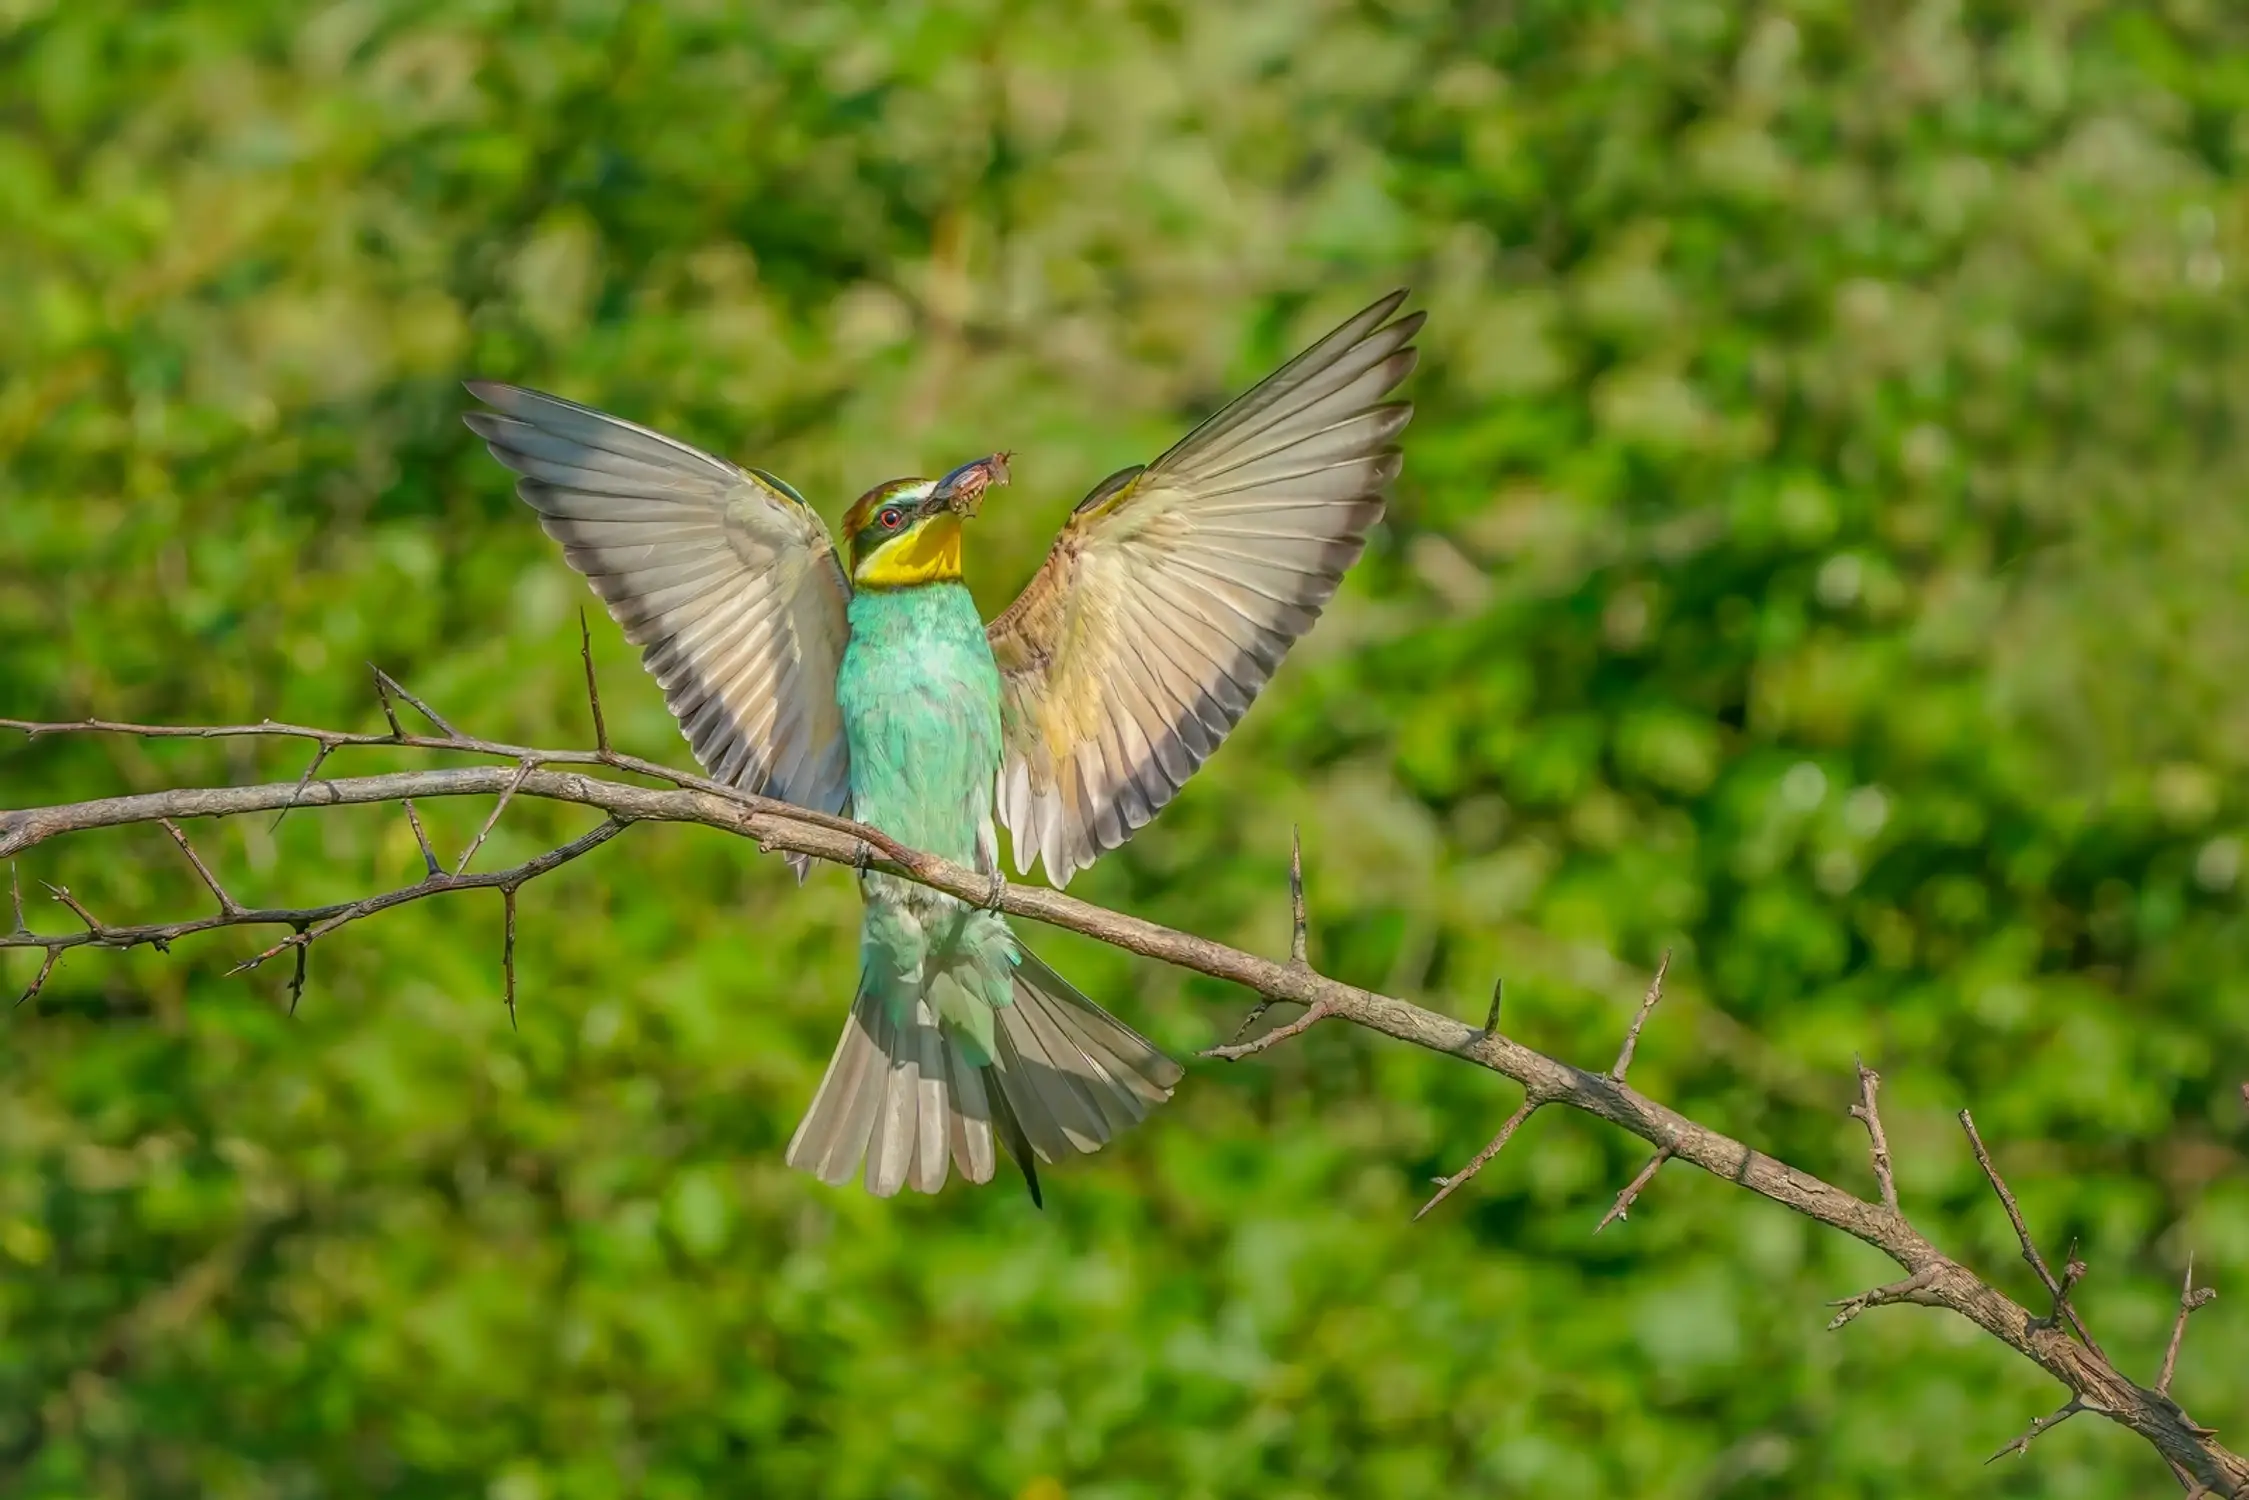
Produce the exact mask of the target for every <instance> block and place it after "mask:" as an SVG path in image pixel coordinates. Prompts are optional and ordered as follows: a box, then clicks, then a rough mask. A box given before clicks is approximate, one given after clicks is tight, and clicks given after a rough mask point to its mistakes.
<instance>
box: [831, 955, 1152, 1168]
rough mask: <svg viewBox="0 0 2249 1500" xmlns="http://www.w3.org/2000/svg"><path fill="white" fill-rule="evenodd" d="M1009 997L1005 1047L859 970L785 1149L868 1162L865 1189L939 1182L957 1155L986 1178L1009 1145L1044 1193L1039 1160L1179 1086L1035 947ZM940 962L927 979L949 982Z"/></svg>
mask: <svg viewBox="0 0 2249 1500" xmlns="http://www.w3.org/2000/svg"><path fill="white" fill-rule="evenodd" d="M1013 978H1014V984H1013V995H1012V1003H1011V1004H1008V1005H1005V1006H1002V1007H1000V1008H999V1009H998V1010H997V1011H995V1012H994V1017H995V1021H996V1025H995V1027H994V1039H995V1042H996V1044H997V1045H996V1049H995V1050H996V1055H994V1056H993V1057H992V1058H991V1060H990V1061H989V1062H984V1061H981V1058H982V1057H983V1049H982V1048H980V1047H978V1046H977V1045H976V1043H975V1042H974V1041H973V1040H971V1039H969V1038H966V1037H963V1036H960V1035H958V1034H956V1033H955V1032H954V1031H953V1030H952V1028H951V1027H949V1026H947V1025H945V1024H944V1023H943V1022H941V1021H940V1020H939V1019H938V1017H937V1010H936V1007H935V1006H933V1005H932V1003H931V999H930V996H929V994H928V993H927V992H924V993H923V994H921V995H919V996H917V997H916V998H915V1000H914V1003H913V1006H912V1008H911V1010H910V1011H909V1010H908V1009H907V1007H905V1006H903V1005H898V1004H893V1003H891V1002H890V1001H888V1000H887V999H886V998H885V997H883V996H882V995H881V994H879V993H878V992H877V990H876V988H875V987H874V986H872V985H870V984H867V983H865V982H864V981H862V983H861V985H860V990H859V995H858V998H857V999H855V1000H854V1001H853V1002H852V1005H851V1018H850V1020H849V1021H848V1022H846V1023H845V1026H844V1030H843V1036H842V1038H841V1039H840V1040H838V1041H837V1043H836V1050H835V1055H834V1056H833V1057H831V1058H830V1059H829V1062H828V1071H827V1073H826V1075H825V1076H823V1077H822V1078H821V1080H820V1088H819V1090H818V1092H816V1093H815V1094H814V1095H813V1096H812V1103H811V1105H810V1107H809V1108H807V1109H806V1110H805V1114H804V1121H803V1123H802V1124H800V1125H798V1126H797V1132H796V1136H795V1138H794V1139H792V1140H791V1141H790V1142H789V1150H788V1162H789V1165H790V1166H792V1167H798V1168H801V1169H803V1170H805V1171H807V1172H810V1173H812V1174H813V1175H814V1176H816V1177H818V1178H819V1179H820V1180H821V1181H823V1182H826V1183H830V1184H833V1185H836V1186H841V1185H842V1184H844V1183H846V1182H849V1181H850V1180H851V1178H852V1177H853V1175H855V1174H856V1173H858V1171H859V1170H860V1167H861V1164H862V1162H863V1163H864V1164H865V1169H866V1182H867V1191H869V1192H871V1193H873V1194H875V1195H876V1196H877V1197H884V1198H887V1197H889V1196H890V1195H892V1194H893V1193H896V1192H897V1191H898V1189H899V1188H901V1187H911V1188H913V1189H914V1190H915V1191H917V1192H923V1193H934V1192H936V1191H937V1190H938V1189H939V1188H941V1187H943V1186H944V1185H945V1178H946V1175H947V1172H948V1170H949V1169H950V1168H953V1167H957V1168H959V1169H960V1173H961V1175H962V1176H963V1177H966V1178H967V1179H968V1180H969V1181H970V1182H989V1181H991V1179H992V1172H993V1169H994V1167H995V1166H996V1164H997V1160H998V1154H999V1152H1000V1151H1003V1150H1004V1151H1005V1152H1006V1153H1007V1154H1008V1155H1009V1156H1010V1157H1012V1158H1013V1159H1014V1161H1015V1163H1016V1165H1017V1166H1018V1167H1019V1168H1020V1169H1021V1170H1022V1173H1023V1180H1024V1184H1025V1186H1027V1187H1028V1188H1029V1189H1030V1193H1031V1201H1032V1202H1033V1203H1040V1202H1041V1201H1042V1199H1041V1194H1040V1191H1039V1178H1038V1165H1037V1164H1038V1163H1039V1162H1054V1161H1058V1160H1060V1159H1062V1158H1063V1157H1064V1156H1067V1155H1070V1154H1071V1153H1073V1152H1081V1153H1089V1152H1094V1151H1098V1150H1100V1149H1101V1148H1102V1147H1103V1146H1104V1145H1106V1144H1108V1142H1109V1141H1110V1140H1111V1139H1112V1138H1113V1137H1114V1136H1115V1135H1116V1134H1117V1133H1118V1132H1119V1131H1122V1130H1124V1129H1126V1128H1127V1127H1129V1126H1131V1125H1134V1124H1137V1123H1138V1122H1139V1121H1140V1120H1142V1119H1144V1118H1146V1116H1147V1114H1148V1112H1149V1111H1150V1110H1151V1109H1153V1108H1155V1106H1157V1105H1159V1104H1161V1103H1163V1102H1164V1101H1165V1100H1166V1099H1168V1098H1170V1097H1171V1091H1172V1088H1173V1086H1174V1085H1176V1084H1177V1083H1178V1082H1179V1079H1180V1077H1181V1074H1182V1070H1181V1068H1180V1066H1179V1064H1177V1063H1175V1062H1173V1061H1172V1060H1171V1059H1170V1058H1168V1057H1166V1056H1164V1055H1163V1053H1161V1052H1159V1051H1157V1050H1156V1048H1155V1046H1154V1045H1153V1044H1152V1043H1150V1042H1149V1041H1148V1040H1147V1038H1145V1037H1143V1036H1141V1035H1140V1034H1139V1033H1138V1032H1136V1031H1134V1030H1133V1029H1132V1028H1131V1027H1129V1026H1127V1025H1125V1024H1124V1023H1123V1022H1122V1021H1120V1020H1118V1019H1117V1018H1116V1017H1115V1016H1112V1015H1110V1014H1109V1013H1108V1012H1107V1011H1105V1010H1103V1009H1102V1008H1101V1007H1100V1006H1098V1005H1096V1004H1094V1003H1093V1002H1092V1001H1091V1000H1088V999H1087V998H1086V997H1085V996H1084V995H1082V994H1080V993H1078V991H1077V990H1076V989H1075V988H1074V987H1072V985H1071V984H1070V982H1069V981H1068V980H1066V979H1064V978H1063V977H1062V976H1061V975H1059V974H1057V973H1055V972H1054V970H1053V969H1051V968H1049V967H1048V966H1047V965H1046V964H1045V963H1044V962H1042V961H1041V960H1040V959H1039V958H1038V957H1037V956H1036V955H1034V954H1032V953H1031V952H1029V951H1028V950H1025V951H1024V952H1023V953H1022V961H1021V963H1020V964H1019V965H1018V966H1017V968H1016V970H1015V973H1014V976H1013ZM953 982H954V981H953V980H952V979H951V977H950V976H949V975H947V974H943V973H940V974H939V975H937V976H935V977H934V978H933V979H932V980H931V985H932V986H935V985H938V984H951V983H953Z"/></svg>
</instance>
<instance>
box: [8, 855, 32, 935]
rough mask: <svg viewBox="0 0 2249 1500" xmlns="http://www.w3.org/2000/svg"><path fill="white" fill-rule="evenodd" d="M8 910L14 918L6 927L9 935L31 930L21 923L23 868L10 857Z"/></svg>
mask: <svg viewBox="0 0 2249 1500" xmlns="http://www.w3.org/2000/svg"><path fill="white" fill-rule="evenodd" d="M8 912H9V915H10V916H11V917H12V918H13V919H14V921H13V923H12V924H11V925H10V926H9V928H8V935H9V936H10V937H16V936H20V935H21V934H23V933H26V932H29V931H31V929H30V928H28V927H26V926H24V925H23V868H22V866H21V865H19V864H18V863H17V862H16V861H15V860H12V859H11V860H9V861H8Z"/></svg>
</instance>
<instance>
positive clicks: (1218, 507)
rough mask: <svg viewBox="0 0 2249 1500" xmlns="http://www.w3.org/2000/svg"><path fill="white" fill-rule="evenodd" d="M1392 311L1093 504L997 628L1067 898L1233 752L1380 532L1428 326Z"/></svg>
mask: <svg viewBox="0 0 2249 1500" xmlns="http://www.w3.org/2000/svg"><path fill="white" fill-rule="evenodd" d="M1405 296H1406V294H1405V293H1404V292H1395V293H1392V294H1391V295H1390V296H1388V297H1385V298H1383V299H1382V300H1381V301H1380V302H1377V303H1375V304H1374V305H1373V306H1372V307H1369V308H1367V309H1366V310H1365V311H1364V312H1361V313H1359V314H1358V315H1357V316H1356V317H1354V318H1351V319H1350V320H1349V321H1347V322H1345V323H1344V324H1343V325H1342V326H1341V327H1339V328H1337V329H1336V330H1335V331H1334V332H1333V333H1330V334H1329V335H1328V336H1327V337H1325V338H1323V339H1321V340H1320V341H1319V342H1318V343H1317V344H1314V345H1313V346H1312V347H1311V348H1310V349H1307V350H1306V351H1305V352H1304V353H1302V354H1300V355H1298V356H1297V357H1296V358H1295V359H1294V360H1292V361H1290V362H1289V363H1288V364H1287V365H1284V366H1283V367H1282V368H1281V369H1280V370H1278V371H1276V372H1275V373H1274V374H1272V375H1270V376H1268V377H1267V378H1266V379H1265V380H1264V382H1263V383H1261V384H1260V385H1258V386H1257V387H1256V388H1255V389H1253V390H1251V391H1250V392H1249V393H1248V394H1247V395H1245V396H1243V397H1241V398H1240V399H1239V400H1237V401H1235V402H1234V403H1233V404H1232V405H1231V406H1228V407H1226V408H1225V409H1224V410H1222V411H1220V412H1219V413H1218V414H1217V415H1216V416H1214V417H1212V418H1211V419H1210V420H1209V421H1207V422H1205V423H1203V425H1202V426H1200V427H1198V428H1196V429H1195V430H1194V431H1193V432H1191V433H1189V434H1188V435H1187V436H1186V437H1185V438H1183V439H1181V440H1180V441H1179V443H1177V444H1176V445H1175V446H1174V447H1173V448H1172V449H1171V451H1169V452H1168V453H1166V454H1164V456H1163V457H1161V458H1159V459H1157V460H1156V461H1155V462H1154V463H1152V464H1149V465H1148V466H1147V467H1145V468H1140V469H1127V470H1125V471H1124V472H1122V473H1120V474H1115V475H1112V476H1111V477H1110V478H1108V479H1107V480H1104V481H1103V482H1102V483H1101V484H1100V485H1099V486H1098V487H1097V488H1096V489H1095V490H1094V491H1093V493H1092V494H1090V495H1088V496H1086V498H1085V499H1084V500H1083V501H1081V502H1080V503H1079V505H1078V508H1077V510H1076V511H1075V512H1074V513H1073V514H1072V515H1071V517H1070V520H1069V523H1068V525H1067V526H1065V527H1064V528H1063V532H1062V535H1061V537H1060V538H1059V539H1058V540H1057V541H1056V542H1055V544H1054V548H1053V550H1052V551H1051V552H1049V553H1048V554H1047V559H1046V562H1045V564H1044V566H1042V567H1041V568H1040V569H1039V571H1038V574H1037V575H1036V576H1035V577H1033V578H1032V580H1031V582H1030V585H1029V586H1028V587H1027V588H1025V589H1024V591H1023V593H1022V595H1021V597H1019V598H1018V599H1017V600H1016V601H1015V602H1014V603H1013V604H1012V605H1010V606H1009V607H1008V609H1007V612H1006V613H1005V614H1002V615H1001V616H1000V617H999V618H998V619H996V620H994V621H993V622H992V624H991V627H990V631H989V635H990V639H991V643H992V654H993V656H994V658H995V659H996V660H997V661H998V663H999V668H1000V675H1001V683H1002V689H1001V692H1002V696H1001V716H1002V729H1003V735H1004V738H1005V753H1004V755H1003V757H1002V761H1001V765H1000V772H999V786H998V810H999V815H1000V820H1001V821H1002V822H1004V823H1005V824H1006V825H1007V828H1008V831H1009V832H1010V833H1011V834H1013V835H1014V839H1015V862H1016V866H1017V868H1018V869H1021V870H1023V871H1026V872H1028V871H1029V869H1030V868H1031V862H1032V860H1033V859H1034V858H1037V859H1040V860H1043V861H1044V862H1045V865H1046V874H1047V878H1048V879H1049V880H1051V881H1053V882H1054V883H1055V884H1056V885H1057V886H1060V885H1063V884H1066V883H1067V882H1068V881H1069V878H1070V876H1071V875H1072V874H1074V873H1076V872H1077V871H1078V870H1081V869H1083V868H1084V867H1086V866H1087V865H1090V864H1092V863H1093V861H1094V860H1095V859H1096V858H1098V857H1099V856H1100V854H1101V853H1102V851H1104V850H1108V849H1114V848H1116V847H1117V846H1118V845H1119V844H1122V843H1123V842H1124V841H1125V840H1126V839H1127V838H1129V837H1131V835H1132V832H1133V830H1134V829H1136V828H1138V827H1140V826H1141V825H1142V824H1143V823H1146V822H1147V821H1148V820H1149V819H1150V818H1152V817H1154V816H1155V815H1156V812H1157V810H1158V809H1160V808H1161V807H1162V806H1163V805H1164V804H1165V803H1166V802H1169V801H1170V800H1171V798H1172V795H1173V793H1175V792H1177V791H1178V790H1179V788H1180V787H1181V786H1182V785H1183V784H1185V782H1186V780H1187V778H1188V777H1190V776H1192V775H1193V774H1194V772H1195V770H1196V768H1197V767H1198V766H1200V765H1201V764H1202V763H1203V761H1204V760H1205V759H1206V758H1207V757H1208V756H1209V755H1210V753H1211V752H1212V751H1213V750H1215V749H1217V747H1218V743H1219V741H1220V740H1222V739H1223V738H1225V736H1226V733H1227V731H1228V730H1230V729H1232V728H1233V726H1234V724H1235V722H1236V721H1237V720H1238V719H1240V718H1241V716H1242V714H1243V713H1244V712H1245V711H1246V710H1247V709H1248V708H1249V704H1250V700H1251V699H1252V698H1254V697H1256V696H1257V693H1258V691H1259V689H1261V688H1262V687H1264V685H1265V682H1266V679H1267V678H1268V677H1270V676H1271V675H1272V673H1273V670H1274V668H1276V667H1277V666H1279V665H1280V661H1281V658H1282V656H1283V655H1285V654H1286V653H1287V651H1288V649H1289V647H1290V646H1291V645H1293V644H1294V643H1295V641H1296V639H1297V637H1298V636H1300V635H1302V634H1303V633H1304V632H1305V631H1306V630H1308V629H1310V628H1311V625H1312V622H1313V620H1314V619H1316V618H1318V616H1319V613H1320V610H1321V608H1322V607H1323V606H1324V605H1325V604H1326V603H1327V601H1328V599H1329V598H1330V597H1331V596H1332V595H1333V594H1334V593H1335V589H1336V585H1337V583H1338V582H1339V581H1340V580H1341V579H1342V577H1343V572H1344V570H1345V569H1346V568H1348V567H1350V566H1351V564H1352V563H1353V562H1355V561H1356V560H1357V559H1358V556H1359V552H1360V549H1361V548H1362V547H1364V546H1365V544H1366V534H1367V530H1368V528H1369V527H1371V526H1372V525H1374V523H1375V522H1376V521H1377V520H1378V519H1380V517H1381V515H1382V509H1383V497H1382V491H1383V488H1384V486H1386V485H1387V484H1388V483H1389V482H1390V481H1391V480H1392V479H1394V478H1395V477H1396V476H1397V473H1398V465H1399V455H1398V449H1397V448H1396V447H1395V446H1394V445H1393V443H1392V439H1394V438H1396V437H1397V435H1398V433H1399V431H1400V430H1401V429H1403V428H1404V427H1405V425H1406V421H1407V419H1408V418H1409V417H1411V416H1412V414H1413V408H1412V407H1411V406H1410V405H1408V404H1406V403H1405V402H1392V403H1387V404H1386V403H1384V401H1383V397H1385V396H1386V395H1387V394H1388V393H1389V392H1390V390H1391V389H1392V388H1393V387H1394V386H1396V385H1397V384H1398V382H1400V381H1401V380H1403V379H1405V377H1406V375H1407V373H1408V372H1409V371H1411V370H1412V369H1413V365H1414V359H1415V353H1414V350H1413V348H1412V344H1411V340H1412V338H1413V336H1414V333H1415V331H1416V330H1417V329H1419V328H1420V327H1421V322H1422V314H1420V313H1414V314H1412V315H1410V316H1408V317H1404V318H1396V319H1395V320H1393V315H1394V314H1395V313H1396V312H1397V310H1398V308H1399V306H1400V305H1401V304H1402V303H1403V302H1404V301H1405Z"/></svg>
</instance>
